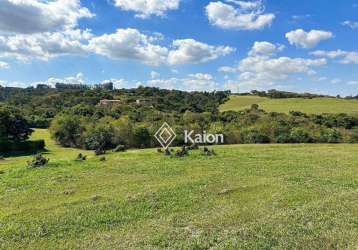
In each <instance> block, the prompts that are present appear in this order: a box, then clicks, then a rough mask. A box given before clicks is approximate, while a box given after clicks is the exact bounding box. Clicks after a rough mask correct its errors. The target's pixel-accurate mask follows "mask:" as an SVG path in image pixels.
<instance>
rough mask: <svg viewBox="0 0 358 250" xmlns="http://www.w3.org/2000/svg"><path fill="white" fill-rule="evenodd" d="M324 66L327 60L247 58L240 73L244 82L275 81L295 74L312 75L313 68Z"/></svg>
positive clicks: (240, 67) (241, 65)
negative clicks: (252, 80)
mask: <svg viewBox="0 0 358 250" xmlns="http://www.w3.org/2000/svg"><path fill="white" fill-rule="evenodd" d="M324 64H326V60H325V59H315V60H312V59H303V58H290V57H278V58H265V57H247V58H245V59H243V60H242V61H241V62H240V64H239V71H240V72H242V73H241V75H240V77H241V78H242V80H249V79H254V80H255V79H256V80H258V81H261V80H265V81H275V80H284V79H287V78H288V76H289V75H290V74H294V73H306V74H311V73H312V69H311V67H314V66H321V65H324Z"/></svg>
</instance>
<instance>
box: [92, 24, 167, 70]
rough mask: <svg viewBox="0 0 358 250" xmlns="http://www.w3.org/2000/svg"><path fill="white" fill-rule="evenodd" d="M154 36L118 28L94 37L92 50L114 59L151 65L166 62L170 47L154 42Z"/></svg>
mask: <svg viewBox="0 0 358 250" xmlns="http://www.w3.org/2000/svg"><path fill="white" fill-rule="evenodd" d="M152 41H153V37H150V36H147V35H145V34H142V33H140V32H139V31H138V30H136V29H118V30H117V32H116V33H113V34H104V35H102V36H99V37H94V38H92V39H91V40H90V42H89V48H90V50H91V51H93V52H95V53H97V54H100V55H103V56H106V57H109V58H112V59H133V60H139V61H142V62H144V63H146V64H149V65H159V64H162V63H164V62H166V59H167V55H168V49H167V48H165V47H161V46H159V45H155V44H153V43H152Z"/></svg>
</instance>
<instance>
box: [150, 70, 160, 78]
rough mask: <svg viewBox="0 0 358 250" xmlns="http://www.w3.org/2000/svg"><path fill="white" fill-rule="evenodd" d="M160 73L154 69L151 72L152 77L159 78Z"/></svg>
mask: <svg viewBox="0 0 358 250" xmlns="http://www.w3.org/2000/svg"><path fill="white" fill-rule="evenodd" d="M159 77H160V74H159V73H158V72H156V71H152V72H150V78H152V79H155V78H159Z"/></svg>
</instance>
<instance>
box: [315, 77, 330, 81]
mask: <svg viewBox="0 0 358 250" xmlns="http://www.w3.org/2000/svg"><path fill="white" fill-rule="evenodd" d="M315 80H316V81H319V82H323V81H327V80H328V78H327V77H325V76H321V77H318V78H316V79H315Z"/></svg>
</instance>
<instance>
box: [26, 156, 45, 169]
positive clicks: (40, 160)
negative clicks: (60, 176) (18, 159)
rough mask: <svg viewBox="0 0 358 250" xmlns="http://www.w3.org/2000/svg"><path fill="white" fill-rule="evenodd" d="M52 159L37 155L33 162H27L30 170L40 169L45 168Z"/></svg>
mask: <svg viewBox="0 0 358 250" xmlns="http://www.w3.org/2000/svg"><path fill="white" fill-rule="evenodd" d="M49 161H50V159H46V158H45V157H43V156H42V154H37V155H35V157H34V159H33V160H32V161H28V162H27V167H28V168H39V167H43V166H45V165H46V164H47V163H48V162H49Z"/></svg>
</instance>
